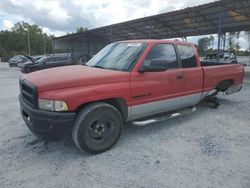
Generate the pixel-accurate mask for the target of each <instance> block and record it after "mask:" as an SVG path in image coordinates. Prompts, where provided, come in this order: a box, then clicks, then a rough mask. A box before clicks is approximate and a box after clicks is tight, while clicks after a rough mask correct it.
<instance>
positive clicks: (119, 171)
mask: <svg viewBox="0 0 250 188" xmlns="http://www.w3.org/2000/svg"><path fill="white" fill-rule="evenodd" d="M248 75H249V74H248ZM19 76H20V72H19V70H18V68H9V67H8V65H7V64H5V63H0V187H1V188H5V187H25V188H29V187H31V188H34V187H53V188H56V187H58V188H59V187H60V188H61V187H77V188H79V187H129V188H130V187H148V188H154V187H161V188H162V187H185V188H188V187H192V188H193V187H227V188H229V187H232V188H235V187H237V188H239V187H244V188H249V187H250V98H249V97H250V81H249V80H250V78H248V79H247V80H246V81H245V83H244V87H243V89H242V90H241V91H240V92H239V93H237V94H234V95H230V96H222V95H220V96H219V98H220V101H221V106H220V107H219V109H212V108H210V107H208V106H206V105H205V104H199V105H198V107H197V111H196V112H194V113H192V114H189V115H186V116H182V117H179V118H176V119H171V120H167V121H163V122H158V123H154V124H150V125H147V126H140V127H139V126H135V125H133V124H132V123H130V124H127V125H126V126H125V128H124V130H123V134H122V136H121V139H120V140H119V142H118V143H117V144H116V146H115V147H114V148H113V149H111V150H109V151H107V152H105V153H102V154H99V155H95V156H94V155H87V154H82V153H80V152H78V150H77V149H76V147H75V146H74V144H73V143H72V141H71V140H70V139H67V138H65V139H62V140H59V141H55V142H45V141H42V140H39V139H37V138H36V137H35V136H34V135H33V134H32V133H30V131H29V130H28V129H27V128H26V126H25V124H24V122H23V120H22V119H21V117H20V114H19V103H18V99H17V96H18V93H19V88H18V79H19Z"/></svg>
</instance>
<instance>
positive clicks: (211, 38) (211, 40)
mask: <svg viewBox="0 0 250 188" xmlns="http://www.w3.org/2000/svg"><path fill="white" fill-rule="evenodd" d="M210 46H211V48H212V49H213V47H214V36H213V35H210Z"/></svg>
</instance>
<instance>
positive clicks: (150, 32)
mask: <svg viewBox="0 0 250 188" xmlns="http://www.w3.org/2000/svg"><path fill="white" fill-rule="evenodd" d="M148 23H149V28H148V37H149V38H150V39H151V38H152V27H151V22H150V20H149V21H148Z"/></svg>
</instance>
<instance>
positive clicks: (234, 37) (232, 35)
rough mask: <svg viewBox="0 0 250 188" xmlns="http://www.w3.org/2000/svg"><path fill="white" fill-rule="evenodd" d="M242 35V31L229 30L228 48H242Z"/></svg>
mask: <svg viewBox="0 0 250 188" xmlns="http://www.w3.org/2000/svg"><path fill="white" fill-rule="evenodd" d="M239 37H240V32H229V33H228V49H229V50H237V51H238V50H239V49H240V44H239V41H238V39H239Z"/></svg>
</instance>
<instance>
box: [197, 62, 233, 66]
mask: <svg viewBox="0 0 250 188" xmlns="http://www.w3.org/2000/svg"><path fill="white" fill-rule="evenodd" d="M200 62H201V66H217V65H232V64H237V62H235V63H217V62H213V61H200Z"/></svg>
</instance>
